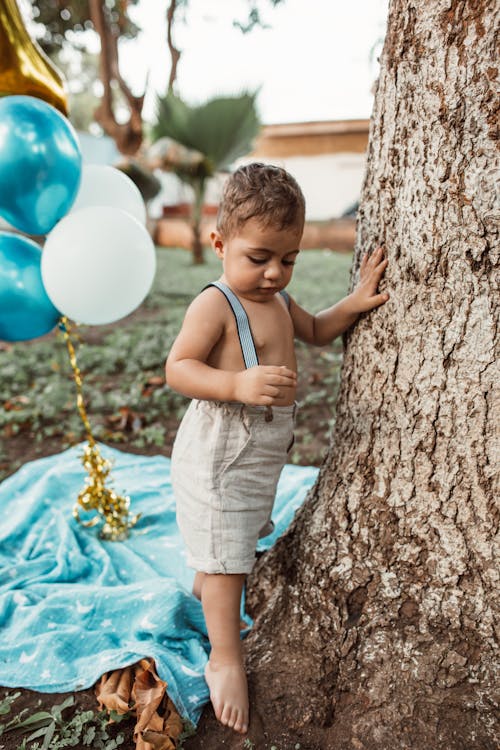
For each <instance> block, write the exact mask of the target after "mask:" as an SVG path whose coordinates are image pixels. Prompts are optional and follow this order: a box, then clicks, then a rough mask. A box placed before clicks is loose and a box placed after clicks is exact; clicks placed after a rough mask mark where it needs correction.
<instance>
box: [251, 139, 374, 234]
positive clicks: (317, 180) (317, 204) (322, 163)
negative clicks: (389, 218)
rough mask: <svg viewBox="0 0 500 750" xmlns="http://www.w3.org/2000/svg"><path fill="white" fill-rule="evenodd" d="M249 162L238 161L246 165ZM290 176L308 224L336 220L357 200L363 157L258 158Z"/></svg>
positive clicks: (364, 162) (362, 155)
mask: <svg viewBox="0 0 500 750" xmlns="http://www.w3.org/2000/svg"><path fill="white" fill-rule="evenodd" d="M249 161H250V160H249V159H244V160H243V159H242V160H240V162H239V163H240V164H248V163H249ZM259 161H263V162H265V163H269V164H277V165H278V166H280V167H283V168H284V169H286V170H287V171H288V172H290V174H292V175H293V176H294V177H295V179H296V180H297V182H298V183H299V185H300V187H301V188H302V192H303V193H304V197H305V199H306V218H307V219H308V220H309V221H323V220H328V219H336V218H338V217H340V216H342V214H343V213H344V212H345V211H347V210H348V209H349V208H351V207H352V205H353V204H354V203H355V202H356V201H358V200H359V196H360V192H361V185H362V182H363V177H364V172H365V164H366V156H365V154H357V153H340V154H319V155H315V156H289V157H280V158H278V157H277V158H274V159H265V158H259Z"/></svg>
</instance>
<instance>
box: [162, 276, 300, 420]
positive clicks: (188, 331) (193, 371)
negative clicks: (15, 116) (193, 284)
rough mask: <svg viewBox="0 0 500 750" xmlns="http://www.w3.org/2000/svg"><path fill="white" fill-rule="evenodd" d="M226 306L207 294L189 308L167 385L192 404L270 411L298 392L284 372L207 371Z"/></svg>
mask: <svg viewBox="0 0 500 750" xmlns="http://www.w3.org/2000/svg"><path fill="white" fill-rule="evenodd" d="M227 314H228V312H227V302H226V300H225V299H224V297H223V296H222V295H221V294H220V292H219V291H218V290H215V289H207V290H205V291H204V292H203V293H202V294H200V295H199V296H198V297H196V299H195V300H194V301H193V302H192V303H191V305H190V306H189V308H188V310H187V312H186V316H185V318H184V322H183V324H182V328H181V330H180V333H179V335H178V336H177V338H176V340H175V341H174V344H173V346H172V349H171V350H170V353H169V355H168V358H167V362H166V364H165V376H166V379H167V383H168V385H169V386H170V387H171V388H173V389H174V390H176V391H178V392H179V393H182V394H183V395H184V396H189V397H190V398H199V399H208V400H211V401H239V402H241V403H245V404H258V405H265V406H267V405H271V404H273V403H275V401H276V400H279V399H280V398H283V391H284V390H285V389H286V388H291V387H295V386H296V374H295V373H294V372H292V370H289V369H288V368H287V367H278V366H276V367H273V366H267V365H259V366H257V367H251V368H249V369H248V370H241V371H238V372H233V371H231V370H219V369H217V368H215V367H211V366H210V365H208V364H207V363H206V362H207V359H208V358H209V355H210V353H211V351H212V350H213V348H214V347H215V345H216V344H217V342H218V341H220V339H221V338H222V336H223V334H224V329H225V324H226V319H227Z"/></svg>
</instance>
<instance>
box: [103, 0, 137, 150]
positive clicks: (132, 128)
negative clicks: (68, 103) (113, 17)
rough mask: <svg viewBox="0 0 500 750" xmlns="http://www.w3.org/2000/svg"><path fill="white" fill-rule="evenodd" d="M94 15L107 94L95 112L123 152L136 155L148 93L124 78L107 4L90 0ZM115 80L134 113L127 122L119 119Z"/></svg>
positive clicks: (106, 131) (130, 110)
mask: <svg viewBox="0 0 500 750" xmlns="http://www.w3.org/2000/svg"><path fill="white" fill-rule="evenodd" d="M89 9H90V18H91V20H92V24H93V26H94V29H95V30H96V32H97V34H98V35H99V39H100V41H101V54H100V61H99V71H100V77H101V81H102V85H103V89H104V90H103V95H102V100H101V103H100V105H99V107H98V108H97V109H96V111H95V113H94V116H95V119H96V122H98V123H99V124H100V125H101V127H102V129H103V130H104V132H105V133H107V134H108V135H109V136H111V138H113V140H114V141H115V143H116V146H117V148H118V150H119V151H120V152H121V153H122V154H126V155H129V156H131V155H133V154H135V153H136V152H137V150H138V149H139V147H140V145H141V143H142V138H143V133H142V108H143V105H144V94H143V95H142V96H134V95H133V94H132V92H131V90H130V89H129V87H128V86H127V84H126V82H125V81H124V79H123V78H122V76H121V74H120V69H119V62H118V37H117V36H116V35H115V34H114V33H113V30H112V29H111V28H110V26H109V24H108V22H107V20H106V16H105V8H104V5H103V3H101V2H100V0H89ZM113 81H115V82H116V83H117V85H118V87H119V89H120V91H121V92H122V94H123V96H124V98H125V101H126V102H127V105H128V108H129V112H130V117H129V119H128V121H127V122H124V123H120V122H118V121H117V119H116V115H115V110H114V102H113V88H112V83H113Z"/></svg>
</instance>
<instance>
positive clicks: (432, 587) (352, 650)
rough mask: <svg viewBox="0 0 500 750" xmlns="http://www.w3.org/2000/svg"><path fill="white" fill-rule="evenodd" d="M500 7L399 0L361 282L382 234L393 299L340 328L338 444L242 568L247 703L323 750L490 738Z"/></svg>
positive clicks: (391, 25) (472, 742)
mask: <svg viewBox="0 0 500 750" xmlns="http://www.w3.org/2000/svg"><path fill="white" fill-rule="evenodd" d="M499 15H500V10H499V7H498V3H496V2H495V0H477V1H475V2H473V0H452V1H451V2H450V0H413V1H412V2H406V1H405V0H392V2H391V4H390V9H389V22H388V30H387V36H386V40H385V45H384V50H383V53H382V58H381V72H380V78H379V81H378V87H377V92H376V97H375V104H374V112H373V116H372V122H371V132H370V142H369V150H368V167H367V173H366V177H365V183H364V187H363V191H362V200H361V207H360V211H359V221H358V232H357V244H356V251H355V258H354V266H353V274H352V282H351V283H352V284H354V283H355V282H356V279H357V274H358V269H359V263H360V258H361V255H362V253H363V252H365V251H366V250H370V251H371V250H373V249H374V248H375V246H376V245H377V244H378V243H380V242H384V243H385V246H386V249H387V256H388V258H389V266H388V269H387V271H386V275H385V278H384V280H383V281H382V284H381V286H380V288H381V289H382V290H383V289H387V290H388V291H389V292H390V294H391V298H390V300H389V302H388V303H387V304H386V305H384V306H382V307H381V308H379V309H377V310H375V311H372V312H371V313H369V314H365V315H362V316H361V318H360V319H359V321H358V322H357V324H356V325H355V326H354V327H353V329H351V330H350V331H349V332H348V334H347V335H346V337H345V344H346V347H345V353H344V363H343V372H342V385H341V389H340V394H339V400H338V406H337V415H336V423H335V429H334V435H333V439H332V444H331V447H330V450H329V453H328V455H327V457H326V460H325V462H324V464H323V466H322V468H321V471H320V475H319V478H318V481H317V483H316V485H315V487H314V488H313V490H312V491H311V493H310V496H309V498H308V500H307V502H306V504H305V505H304V507H303V508H302V509H301V511H300V512H299V513H298V514H297V516H296V518H295V520H294V522H293V524H292V526H291V528H290V529H289V531H288V533H287V534H286V535H285V536H284V537H282V538H281V540H279V542H278V543H277V544H276V545H275V547H274V548H273V549H272V550H271V551H270V552H269V553H268V554H266V555H265V556H264V557H263V558H261V560H260V561H259V564H258V565H257V567H256V570H255V572H254V574H253V576H252V579H251V581H250V585H249V590H248V595H247V601H248V603H249V605H250V607H251V610H252V612H253V613H254V614H255V616H256V621H255V626H254V628H253V629H252V631H251V633H250V635H249V637H248V639H247V641H246V650H247V660H248V668H249V672H250V680H251V688H252V693H253V694H254V695H255V696H256V703H255V704H254V711H255V712H256V714H257V716H259V717H260V719H261V721H262V724H263V727H264V730H265V728H266V725H271V724H272V725H273V726H276V723H277V722H278V723H279V722H282V723H283V726H285V727H288V728H291V729H292V730H294V731H296V732H297V737H300V736H301V735H300V732H301V731H302V728H304V727H307V726H315V727H316V728H317V729H318V731H320V737H321V741H320V742H319V747H321V748H325V749H326V748H328V749H329V750H330V749H331V750H347V749H349V750H351V749H354V750H363V749H364V748H366V749H367V750H368V749H369V750H406V748H408V750H409V749H410V748H411V750H424V749H425V750H429V748H436V750H437V749H438V748H442V749H443V750H465V748H467V749H468V750H472V749H473V748H481V749H482V750H485V749H486V748H488V749H489V748H491V750H493V748H496V747H498V741H499V734H500V733H499V732H498V724H496V723H495V718H494V717H495V714H494V705H495V703H494V701H495V698H494V691H495V687H496V685H498V681H497V672H498V656H497V654H498V650H497V640H496V638H495V626H496V625H497V623H498V599H497V598H496V590H497V589H496V587H497V585H498V583H497V580H498V567H496V566H495V543H496V540H497V539H498V505H497V504H496V498H498V496H499V491H498V482H497V481H496V482H495V476H496V478H497V479H498V450H497V453H495V446H494V437H493V435H494V428H495V424H496V425H498V423H499V417H498V390H497V392H496V394H495V391H494V384H495V380H496V382H497V383H498V370H495V351H494V346H495V337H496V333H497V328H498V304H497V303H496V300H495V297H494V292H495V285H494V280H493V277H494V274H493V272H492V271H493V269H494V268H495V267H496V266H497V265H498V255H499V245H498V226H499V221H498V219H499V209H498V185H497V186H495V178H496V175H498V132H497V128H498V98H497V97H496V94H495V79H496V78H497V74H498V70H497V63H496V60H497V59H498V57H497V55H495V46H494V45H495V33H498V27H499V23H498V22H499ZM497 278H498V277H497ZM496 299H497V300H498V297H497V298H496ZM495 396H496V398H495ZM496 447H497V449H498V444H497V446H496ZM495 472H496V473H495ZM319 728H321V729H319ZM278 744H279V743H278Z"/></svg>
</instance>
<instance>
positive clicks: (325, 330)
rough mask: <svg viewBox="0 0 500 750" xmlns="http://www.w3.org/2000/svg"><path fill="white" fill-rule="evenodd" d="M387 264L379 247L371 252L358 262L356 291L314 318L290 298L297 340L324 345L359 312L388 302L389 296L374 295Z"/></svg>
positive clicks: (352, 320)
mask: <svg viewBox="0 0 500 750" xmlns="http://www.w3.org/2000/svg"><path fill="white" fill-rule="evenodd" d="M387 262H388V261H387V259H386V258H384V251H383V249H382V248H381V247H378V248H377V249H376V250H374V252H373V253H372V254H371V255H370V256H369V257H368V255H367V254H365V255H364V256H363V258H362V260H361V267H360V282H359V284H358V286H357V287H356V289H355V290H354V291H353V292H351V294H349V295H348V296H347V297H344V298H343V299H341V300H340V302H337V304H336V305H333V307H329V308H328V309H327V310H322V311H321V312H319V313H317V315H311V314H310V313H308V312H306V311H305V310H304V309H303V308H301V307H300V306H299V305H297V303H296V302H294V300H293V299H291V300H290V315H291V316H292V320H293V324H294V330H295V335H296V336H297V338H299V339H301V340H302V341H306V342H307V343H308V344H315V345H316V346H324V345H325V344H328V343H329V342H330V341H333V339H334V338H336V337H337V336H339V335H340V334H341V333H344V331H346V330H347V329H348V328H350V326H352V324H353V323H355V322H356V320H357V319H358V317H359V315H360V313H362V312H367V311H368V310H372V309H373V308H374V307H379V306H380V305H383V304H384V303H385V302H387V300H388V299H389V295H388V294H387V293H382V294H380V293H378V292H377V288H378V284H379V282H380V279H381V278H382V276H383V273H384V271H385V269H386V267H387Z"/></svg>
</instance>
